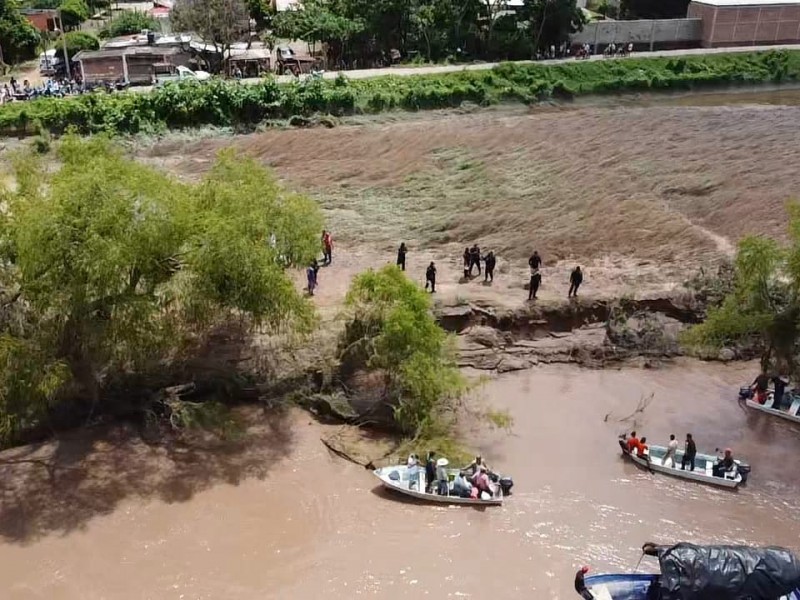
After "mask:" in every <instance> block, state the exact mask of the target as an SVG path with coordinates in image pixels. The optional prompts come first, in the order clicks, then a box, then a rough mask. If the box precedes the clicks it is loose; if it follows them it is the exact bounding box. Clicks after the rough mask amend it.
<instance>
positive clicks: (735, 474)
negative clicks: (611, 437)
mask: <svg viewBox="0 0 800 600" xmlns="http://www.w3.org/2000/svg"><path fill="white" fill-rule="evenodd" d="M618 441H619V446H620V448H621V449H622V454H623V456H625V457H626V458H629V459H630V460H631V461H632V462H633V463H635V464H636V465H638V466H640V467H642V468H644V469H647V470H649V471H650V472H655V473H663V474H664V475H670V476H672V477H679V478H681V479H688V480H690V481H697V482H700V483H706V484H709V485H715V486H718V487H723V488H729V489H736V488H737V487H739V486H740V485H742V484H744V483H746V482H747V476H748V475H749V474H750V465H748V464H747V463H744V462H742V461H740V460H736V461H734V462H735V466H734V468H733V469H731V470H729V471H725V472H724V473H723V476H722V477H718V476H716V475H714V465H716V464H717V462H718V461H719V460H720V459H719V457H718V456H712V455H710V454H700V453H698V454H697V455H696V456H695V459H694V470H693V471H690V470H689V469H681V467H680V465H681V461H682V460H683V450H678V451H677V452H676V454H675V460H674V462H672V464H671V465H670V464H667V465H665V464H664V457H665V456H666V454H667V448H666V447H665V446H655V445H651V446H650V447H649V448H648V450H647V455H646V457H642V456H639V455H638V454H635V453H633V452H631V451H629V450H628V447H627V446H626V445H625V440H622V439H620V440H618Z"/></svg>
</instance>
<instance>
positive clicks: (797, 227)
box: [682, 203, 800, 374]
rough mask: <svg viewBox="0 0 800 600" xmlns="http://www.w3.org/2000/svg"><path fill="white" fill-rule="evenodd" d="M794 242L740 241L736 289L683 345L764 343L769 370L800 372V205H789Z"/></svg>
mask: <svg viewBox="0 0 800 600" xmlns="http://www.w3.org/2000/svg"><path fill="white" fill-rule="evenodd" d="M788 210H789V217H790V219H789V234H790V240H791V243H790V245H789V246H788V247H781V246H780V245H779V244H778V243H777V242H776V241H774V240H772V239H769V238H766V237H757V236H749V237H746V238H744V239H743V240H742V241H741V242H740V243H739V248H738V252H737V255H736V261H735V263H734V282H733V289H732V291H730V292H729V293H728V294H727V295H726V296H725V298H724V300H722V303H721V304H720V305H719V306H718V307H716V308H713V309H711V310H710V311H709V313H708V318H707V319H706V321H705V322H703V323H701V324H700V325H696V326H695V327H692V328H691V329H689V330H688V331H687V332H686V333H685V335H684V336H683V338H682V341H683V343H684V344H686V345H688V346H690V347H692V348H695V349H697V350H701V351H703V350H706V349H709V348H711V349H719V348H722V347H724V346H736V345H740V344H746V345H749V346H752V345H755V346H757V347H761V348H763V352H762V355H761V363H762V367H763V368H764V369H768V368H770V367H771V366H776V367H777V368H778V369H781V370H783V369H786V370H787V372H788V373H791V374H796V373H797V372H798V371H797V366H798V360H797V357H798V350H799V348H798V340H799V339H800V204H797V203H792V204H790V206H789V209H788Z"/></svg>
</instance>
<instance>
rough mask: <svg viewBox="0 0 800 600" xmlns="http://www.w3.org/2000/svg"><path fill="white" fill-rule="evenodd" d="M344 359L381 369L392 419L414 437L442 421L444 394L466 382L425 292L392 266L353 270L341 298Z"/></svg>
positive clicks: (449, 395)
mask: <svg viewBox="0 0 800 600" xmlns="http://www.w3.org/2000/svg"><path fill="white" fill-rule="evenodd" d="M345 303H346V306H347V307H348V310H349V311H350V315H349V316H350V321H349V323H348V325H347V327H346V330H345V333H344V336H343V338H342V341H341V357H342V360H343V362H344V363H345V364H352V363H356V364H363V365H365V366H366V367H367V368H369V369H372V370H375V371H378V372H382V373H384V374H385V378H386V388H387V390H388V396H389V397H388V398H386V400H387V401H388V402H390V403H391V404H392V406H394V414H395V420H396V421H397V423H398V425H399V426H400V427H401V429H402V430H403V431H404V432H405V433H407V434H409V435H411V436H413V437H414V438H420V437H425V436H426V435H428V434H429V433H430V431H431V429H432V428H436V427H437V426H439V425H440V424H441V419H442V417H443V413H444V412H445V411H447V409H449V408H450V407H449V406H447V400H449V399H452V398H453V397H455V396H457V395H459V394H460V393H461V392H463V391H464V389H465V388H466V385H465V382H464V379H463V378H462V376H461V374H460V373H459V371H458V369H457V367H456V364H455V360H454V357H455V350H454V347H453V345H452V340H451V339H450V338H449V337H448V335H447V334H446V333H445V331H444V330H443V329H442V328H441V327H439V325H437V323H436V321H435V320H434V318H433V315H432V314H431V302H430V297H429V296H428V294H426V293H425V292H424V291H423V290H422V289H420V288H419V286H417V285H416V284H415V283H413V282H412V281H410V280H409V279H408V278H407V277H406V276H405V274H404V273H403V272H402V271H401V270H400V269H399V268H397V267H396V266H388V267H384V268H383V269H381V270H380V271H372V270H370V271H367V272H365V273H362V274H360V275H359V276H357V277H356V278H355V279H354V280H353V283H352V285H351V287H350V290H349V291H348V294H347V298H346V300H345Z"/></svg>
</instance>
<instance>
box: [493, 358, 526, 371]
mask: <svg viewBox="0 0 800 600" xmlns="http://www.w3.org/2000/svg"><path fill="white" fill-rule="evenodd" d="M530 366H531V363H530V361H528V360H526V359H524V358H519V357H516V356H506V357H504V358H503V360H501V361H500V364H499V365H497V372H498V373H508V372H509V371H521V370H522V369H527V368H529V367H530Z"/></svg>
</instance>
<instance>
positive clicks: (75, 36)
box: [54, 31, 100, 60]
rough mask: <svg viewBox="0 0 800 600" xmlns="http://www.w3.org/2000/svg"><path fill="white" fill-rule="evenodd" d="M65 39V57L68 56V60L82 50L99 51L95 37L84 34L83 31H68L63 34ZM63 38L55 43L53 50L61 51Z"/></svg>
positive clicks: (98, 43) (98, 44)
mask: <svg viewBox="0 0 800 600" xmlns="http://www.w3.org/2000/svg"><path fill="white" fill-rule="evenodd" d="M65 38H66V41H67V55H68V56H69V58H70V60H72V58H73V57H74V56H75V55H76V54H77V53H78V52H81V51H83V50H99V49H100V42H99V41H98V39H97V38H96V37H94V36H93V35H91V34H89V33H85V32H83V31H70V32H69V33H67V34H65ZM63 44H64V42H63V38H60V37H59V38H58V40H56V42H55V46H54V47H55V48H58V49H59V50H61V49H62V48H63V47H64V46H63Z"/></svg>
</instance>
